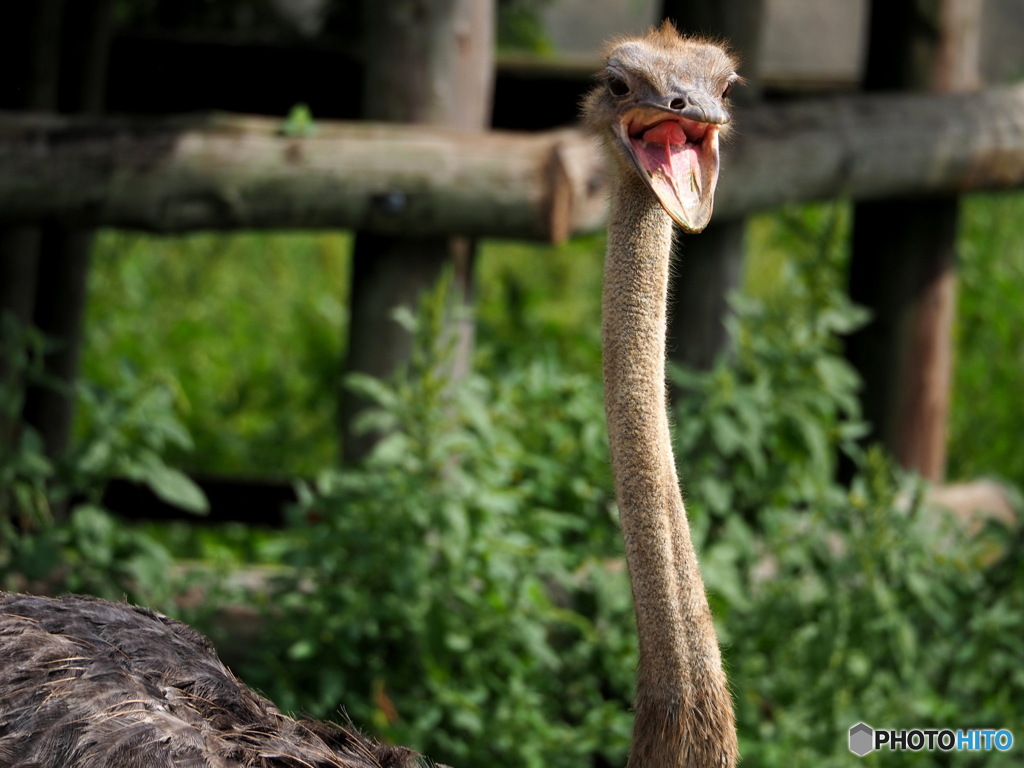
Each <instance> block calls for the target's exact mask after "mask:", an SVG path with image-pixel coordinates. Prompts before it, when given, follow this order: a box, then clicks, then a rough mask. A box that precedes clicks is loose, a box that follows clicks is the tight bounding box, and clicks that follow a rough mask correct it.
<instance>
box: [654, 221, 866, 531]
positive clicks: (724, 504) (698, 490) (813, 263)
mask: <svg viewBox="0 0 1024 768" xmlns="http://www.w3.org/2000/svg"><path fill="white" fill-rule="evenodd" d="M791 217H792V218H791V220H790V222H789V225H788V226H789V228H790V229H791V230H796V231H798V232H800V236H801V237H802V238H806V239H809V240H810V241H811V242H813V243H815V246H814V248H812V249H808V250H807V252H806V253H805V254H803V258H800V257H796V258H793V259H791V260H789V261H787V262H785V263H784V264H783V265H782V267H781V269H780V271H779V279H780V280H781V281H782V283H783V285H784V288H783V289H781V290H778V291H776V292H775V293H774V294H773V295H769V296H768V297H767V298H764V299H756V298H752V297H749V296H741V295H737V296H734V297H733V298H732V302H733V306H734V307H735V309H736V316H735V317H734V318H732V319H731V320H730V327H731V333H732V336H733V338H734V339H735V341H736V345H735V350H733V351H732V352H731V353H730V354H731V357H730V358H729V359H724V360H721V361H720V362H719V364H718V365H717V366H715V368H713V369H712V370H711V371H708V372H700V371H692V370H683V369H680V368H675V369H674V370H673V371H672V372H671V375H672V377H673V379H674V380H675V382H676V384H677V386H679V387H680V388H681V389H682V391H683V393H684V396H682V397H680V398H678V402H677V408H676V421H677V425H678V426H677V428H676V442H677V452H678V456H679V463H680V465H681V466H682V467H684V468H685V472H684V483H686V488H687V490H688V493H689V495H690V496H691V497H692V501H693V506H694V508H695V509H696V510H697V511H699V512H703V511H707V512H710V513H711V514H712V515H713V516H714V517H716V518H718V519H725V518H729V517H732V516H735V515H737V514H738V515H740V516H741V517H743V518H744V519H747V520H753V519H754V518H755V516H756V515H757V514H758V513H759V512H761V511H763V510H764V509H765V508H766V507H768V508H799V507H802V506H807V505H814V504H818V503H820V502H822V501H825V500H826V499H827V498H828V497H829V495H830V494H835V493H836V492H837V490H838V489H837V487H836V481H835V477H836V471H837V460H838V458H839V456H840V455H841V454H845V455H847V456H849V457H851V460H852V458H855V457H856V456H857V455H858V453H859V448H858V444H857V442H856V441H857V440H858V439H859V438H860V437H862V436H863V435H864V434H865V432H866V429H867V427H866V425H865V424H864V423H863V422H862V421H861V420H860V409H859V404H858V400H857V389H858V388H859V379H858V377H857V374H856V372H855V371H854V370H853V369H852V368H851V367H850V366H849V364H848V363H847V362H846V361H845V359H844V358H843V356H842V350H841V348H840V337H841V336H842V335H843V334H847V333H849V332H851V331H853V330H855V329H856V328H857V327H858V326H860V325H861V324H862V323H864V322H865V320H866V318H867V315H866V313H865V311H864V310H863V309H861V308H859V307H856V306H854V305H852V304H851V303H850V301H849V299H848V298H847V297H846V294H845V291H844V290H843V289H842V288H841V286H840V281H839V280H838V279H837V277H836V275H837V274H838V272H839V270H838V268H837V267H838V265H839V264H840V263H841V261H842V255H843V254H842V250H843V249H842V240H840V239H839V238H838V233H839V232H840V231H841V227H840V222H841V217H842V209H841V208H839V207H838V206H837V207H834V208H832V209H822V210H820V211H816V212H815V213H814V215H812V216H810V217H807V216H805V215H801V214H798V213H793V214H791ZM687 477H692V478H693V479H692V480H690V481H688V482H687V481H686V478H687Z"/></svg>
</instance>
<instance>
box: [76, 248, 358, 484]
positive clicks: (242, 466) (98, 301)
mask: <svg viewBox="0 0 1024 768" xmlns="http://www.w3.org/2000/svg"><path fill="white" fill-rule="evenodd" d="M348 242H349V241H348V238H347V237H346V236H343V235H329V236H321V235H315V234H308V233H307V234H302V235H279V234H261V235H253V234H246V235H223V234H217V235H213V234H200V235H191V236H189V237H183V238H153V237H145V236H142V235H138V234H135V233H127V232H103V233H101V235H100V237H99V238H98V241H97V244H96V247H95V254H94V257H93V262H94V266H93V275H92V280H91V283H90V301H89V308H88V318H87V322H86V329H87V334H88V336H87V338H86V342H85V348H84V350H83V360H82V368H83V377H84V378H85V379H86V380H88V381H91V382H94V383H95V384H97V385H98V386H101V387H102V388H103V389H104V391H107V392H112V391H114V390H116V388H117V386H118V379H119V378H120V377H122V376H123V375H125V374H124V371H125V369H126V368H127V369H128V370H129V371H133V372H135V374H136V375H137V376H139V377H140V378H143V379H145V380H149V381H159V382H161V383H162V384H163V386H164V387H165V388H166V389H167V390H168V391H169V392H170V393H171V394H172V395H173V405H174V409H175V411H176V413H177V414H178V418H180V419H181V420H182V422H183V425H184V427H185V428H186V429H187V431H188V432H189V434H190V435H191V436H192V439H193V441H194V444H195V448H194V450H191V451H190V450H186V449H183V448H182V449H178V448H174V447H173V446H171V448H172V450H171V451H170V452H169V454H168V456H169V457H170V458H171V459H172V461H173V463H174V464H175V465H176V466H178V467H180V468H182V469H185V470H192V471H197V470H198V471H202V472H204V473H222V474H239V475H261V476H271V477H275V476H277V477H291V476H299V475H303V474H305V475H312V474H313V473H315V472H316V471H317V470H318V469H319V468H320V467H322V466H325V465H329V464H331V463H332V462H333V461H334V459H335V456H336V455H337V448H336V445H337V444H336V437H335V409H334V401H335V396H334V390H335V387H336V381H337V376H338V370H339V365H340V363H339V361H340V360H341V355H342V347H341V339H343V338H344V336H345V327H346V323H347V313H346V312H345V310H344V307H345V303H344V299H345V295H344V291H345V289H346V286H347V275H348V256H347V250H348ZM295 446H301V450H297V449H294V447H295Z"/></svg>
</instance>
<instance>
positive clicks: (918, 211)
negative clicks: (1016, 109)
mask: <svg viewBox="0 0 1024 768" xmlns="http://www.w3.org/2000/svg"><path fill="white" fill-rule="evenodd" d="M980 5H981V3H980V0H873V2H872V4H871V21H870V27H869V29H870V41H869V49H868V58H867V68H866V72H865V76H864V88H865V90H868V91H883V90H919V91H921V90H932V91H945V92H948V91H957V90H969V89H973V88H977V87H978V86H979V79H980V78H979V74H978V72H979V69H978V51H979V48H978V45H979V44H978V29H979V16H980ZM957 215H958V203H957V200H956V198H945V199H937V200H894V201H885V202H870V203H859V204H857V205H856V206H855V207H854V216H853V248H852V255H851V262H850V278H849V279H850V283H849V284H850V295H851V297H852V298H853V300H854V301H855V302H857V303H859V304H863V305H865V306H867V307H868V308H869V309H870V310H871V312H872V315H873V319H872V320H871V322H870V323H869V324H868V325H867V326H865V327H864V328H863V329H862V330H860V331H859V332H857V333H856V334H854V335H852V336H851V337H850V338H849V339H848V341H847V347H846V354H847V357H848V359H849V360H850V362H851V363H852V364H853V365H854V366H855V367H856V368H857V370H858V371H859V372H860V374H861V377H862V378H863V380H864V390H863V394H862V404H863V408H864V415H865V417H866V418H867V419H868V421H869V422H871V424H872V425H873V428H874V433H873V435H872V439H874V440H877V441H879V442H881V443H882V444H883V445H884V446H885V447H886V448H888V449H889V451H891V452H892V454H893V455H894V456H895V457H896V459H897V461H898V462H899V463H900V464H901V465H902V466H903V467H905V468H907V469H911V470H914V471H916V472H918V473H920V474H921V475H922V476H924V477H926V478H928V479H930V480H934V481H941V480H942V479H943V476H944V474H945V466H946V426H947V420H948V411H949V390H950V381H951V376H952V360H951V343H952V342H951V337H950V329H951V326H952V322H953V313H954V311H955V295H956V289H955V286H956V271H955V270H956V234H957Z"/></svg>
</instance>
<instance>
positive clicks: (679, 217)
mask: <svg viewBox="0 0 1024 768" xmlns="http://www.w3.org/2000/svg"><path fill="white" fill-rule="evenodd" d="M630 145H631V147H632V149H633V153H634V156H635V158H636V160H637V162H638V164H639V165H640V166H641V168H642V169H643V170H644V172H645V174H646V176H647V183H648V184H649V185H650V187H651V191H653V192H654V194H655V195H656V196H657V198H658V201H659V202H660V203H661V205H662V206H663V207H664V208H665V210H666V212H667V213H668V214H669V215H670V216H671V217H672V218H673V219H675V220H676V221H677V222H678V223H679V224H680V225H681V226H682V227H683V228H685V229H687V230H689V231H692V232H699V231H700V230H702V229H703V228H704V227H705V226H706V225H707V223H708V220H709V219H710V218H711V207H712V204H713V203H714V194H715V185H716V182H717V181H718V127H717V126H714V125H709V124H707V123H697V122H694V121H692V120H686V121H685V125H684V124H683V122H682V121H679V120H671V119H670V120H663V121H662V122H660V123H657V124H656V125H654V126H652V127H650V128H648V129H646V130H644V131H643V132H642V133H641V134H640V135H639V137H637V136H636V135H634V136H633V137H632V138H631V139H630Z"/></svg>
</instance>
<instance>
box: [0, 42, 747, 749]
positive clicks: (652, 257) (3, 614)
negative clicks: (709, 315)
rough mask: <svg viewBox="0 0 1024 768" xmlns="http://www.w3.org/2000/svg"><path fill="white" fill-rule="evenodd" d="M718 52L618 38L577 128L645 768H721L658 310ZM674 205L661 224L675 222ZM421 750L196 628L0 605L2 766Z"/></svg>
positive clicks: (110, 611) (709, 179) (689, 220)
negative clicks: (250, 669)
mask: <svg viewBox="0 0 1024 768" xmlns="http://www.w3.org/2000/svg"><path fill="white" fill-rule="evenodd" d="M734 69H735V64H734V62H733V60H732V59H731V57H730V56H729V55H728V54H727V53H726V52H724V51H723V50H722V49H721V48H720V47H718V46H717V45H714V44H710V43H706V42H700V41H697V40H691V39H687V38H682V37H680V36H679V35H678V34H677V33H676V32H675V30H674V28H672V27H671V26H668V25H665V26H662V27H661V28H660V29H658V30H654V31H652V32H651V33H649V34H648V35H647V36H645V37H642V38H632V39H623V40H620V41H617V42H614V43H613V44H611V45H610V47H609V49H608V51H607V68H606V69H605V71H604V72H603V73H602V75H601V79H602V80H603V82H602V83H601V84H599V85H598V86H597V87H596V88H595V89H594V90H593V92H592V93H591V94H590V95H589V96H588V97H587V98H586V101H585V104H584V119H585V121H586V123H587V124H588V125H589V126H590V127H591V128H592V129H594V130H596V132H597V133H598V134H599V135H600V136H601V138H602V140H603V144H604V146H605V150H606V151H607V152H608V154H609V155H610V158H611V163H612V169H613V180H614V181H613V193H612V205H611V216H610V221H609V240H608V253H607V258H606V268H605V291H604V321H603V330H602V333H603V344H604V348H605V362H604V375H605V397H606V410H607V416H608V428H609V429H608V431H609V442H610V447H611V455H612V465H613V469H614V475H615V482H616V488H617V498H618V503H619V510H620V515H621V518H622V531H623V536H624V540H625V548H626V557H627V561H628V564H629V571H630V576H631V579H632V584H633V595H634V602H635V605H636V617H637V629H638V633H639V637H640V665H639V669H638V678H637V695H636V722H635V726H634V735H633V745H632V750H631V753H630V758H629V762H630V765H631V766H633V767H634V768H683V767H684V766H685V767H686V768H710V767H711V766H715V768H728V766H732V765H733V764H734V763H735V761H736V756H737V749H736V735H735V728H734V725H733V714H732V704H731V699H730V694H729V691H728V687H727V684H726V679H725V675H724V673H723V671H722V664H721V658H720V654H719V649H718V644H717V640H716V637H715V631H714V627H713V625H712V622H711V613H710V610H709V607H708V603H707V599H706V598H705V595H704V587H703V584H702V582H701V577H700V573H699V571H698V568H697V562H696V556H695V553H694V549H693V545H692V544H691V542H690V535H689V529H688V526H687V522H686V517H685V511H684V509H683V501H682V496H681V494H680V491H679V485H678V481H677V478H676V473H675V466H674V463H673V458H672V450H671V445H670V441H669V429H668V417H667V413H666V408H665V393H664V361H663V357H664V343H665V342H664V337H665V303H666V283H667V277H668V262H669V256H670V250H671V244H672V220H673V219H674V220H676V221H677V222H679V223H680V224H681V225H682V226H683V227H684V228H686V229H688V230H690V231H699V230H700V229H702V228H703V227H704V225H705V224H706V223H707V221H708V219H709V217H710V215H711V206H712V199H713V194H714V188H715V183H716V180H717V175H718V137H719V133H720V131H721V127H722V126H724V125H725V124H726V123H727V122H728V119H729V115H728V111H727V105H726V102H725V98H726V95H727V92H728V89H729V87H730V85H731V83H732V82H734V81H735V80H736V79H737V76H736V75H735V73H734ZM666 212H667V214H666ZM423 762H425V759H424V758H421V757H420V756H419V755H417V754H416V753H414V752H412V751H411V750H407V749H404V748H401V747H392V746H388V745H383V744H379V743H376V742H374V741H373V740H371V739H368V738H366V737H365V736H362V735H360V734H359V733H358V732H357V731H355V730H354V729H352V728H349V727H342V726H337V725H331V724H324V723H318V722H315V721H310V720H296V719H292V718H290V717H287V716H285V715H284V714H282V713H281V712H279V711H278V710H277V709H276V708H275V707H274V705H273V704H271V703H270V702H269V701H267V700H266V699H264V698H263V697H261V696H260V695H259V694H257V693H256V692H254V691H253V690H251V689H250V688H247V687H246V686H245V685H243V684H242V683H241V682H239V681H238V680H237V679H236V678H235V677H234V675H232V673H231V672H230V671H229V670H228V669H227V668H226V667H225V666H224V665H223V664H222V663H221V661H220V659H219V658H218V657H217V655H216V653H215V652H214V650H213V648H212V647H211V645H210V644H209V642H208V641H207V640H206V639H205V638H203V637H202V636H201V635H199V634H198V633H196V632H195V631H194V630H192V629H191V628H190V627H188V626H186V625H185V624H182V623H180V622H178V621H175V620H173V619H170V618H167V617H166V616H162V615H160V614H157V613H154V612H152V611H149V610H147V609H145V608H139V607H133V606H129V605H124V604H117V603H111V602H107V601H103V600H99V599H96V598H90V597H81V596H68V597H62V598H58V599H51V598H44V597H34V596H30V595H15V594H3V593H0V766H26V767H27V766H32V767H33V768H58V767H59V768H100V767H105V768H185V767H186V766H187V767H188V768H247V767H248V766H260V767H261V768H300V767H306V768H331V767H333V768H370V767H371V766H372V767H373V768H407V767H408V768H411V766H415V765H419V764H422V763H423Z"/></svg>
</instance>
